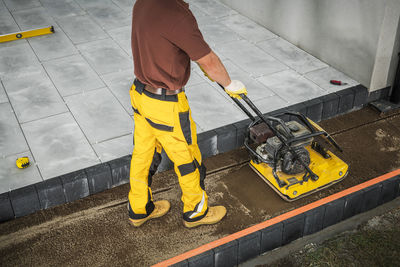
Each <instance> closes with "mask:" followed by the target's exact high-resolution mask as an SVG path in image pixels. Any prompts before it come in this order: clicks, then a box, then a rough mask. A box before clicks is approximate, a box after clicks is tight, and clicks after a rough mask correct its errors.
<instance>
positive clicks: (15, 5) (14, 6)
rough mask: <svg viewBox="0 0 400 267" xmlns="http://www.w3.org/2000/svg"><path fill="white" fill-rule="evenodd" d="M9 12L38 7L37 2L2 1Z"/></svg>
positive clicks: (26, 0) (23, 0)
mask: <svg viewBox="0 0 400 267" xmlns="http://www.w3.org/2000/svg"><path fill="white" fill-rule="evenodd" d="M4 3H5V4H6V6H7V8H8V9H9V10H10V11H15V10H21V9H31V8H34V7H40V2H39V0H4Z"/></svg>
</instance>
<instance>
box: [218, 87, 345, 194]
mask: <svg viewBox="0 0 400 267" xmlns="http://www.w3.org/2000/svg"><path fill="white" fill-rule="evenodd" d="M220 86H221V85H220ZM221 88H222V89H224V88H223V86H221ZM240 96H241V98H242V99H243V101H244V102H245V103H246V104H247V105H248V106H249V107H250V108H251V109H252V110H253V111H254V112H255V114H256V115H257V116H258V118H257V117H254V116H253V115H252V114H251V113H250V112H249V110H247V108H246V107H245V106H244V105H243V104H242V103H241V102H240V101H238V99H236V98H233V97H232V99H233V100H234V102H235V103H236V104H237V105H238V106H239V107H240V108H241V109H242V110H243V111H244V112H245V113H246V114H247V115H248V116H249V117H250V119H251V120H252V122H251V123H250V125H249V127H248V128H247V133H246V138H245V141H244V145H245V147H246V148H247V150H248V151H249V153H250V158H251V161H250V167H251V168H252V169H253V170H254V171H255V172H256V173H257V174H258V175H259V176H261V178H262V179H263V180H264V181H265V182H266V183H267V184H268V185H269V186H270V187H271V188H272V189H273V190H275V192H276V193H278V195H279V196H280V197H282V198H283V199H284V200H286V201H293V200H296V199H299V198H302V197H304V196H307V195H310V194H312V193H314V192H317V191H319V190H321V189H323V188H326V187H328V186H331V185H332V184H334V183H337V182H339V181H341V180H342V179H344V178H345V177H346V175H347V173H348V169H349V166H348V165H347V164H346V163H345V162H344V161H343V160H341V159H340V158H339V157H337V156H336V155H335V154H333V153H332V152H331V151H330V150H328V148H327V147H326V146H324V145H325V144H329V145H330V146H332V147H334V148H335V149H336V150H338V151H340V152H343V151H342V149H341V148H340V146H339V145H338V144H337V143H336V141H335V140H334V139H333V138H332V137H331V136H330V135H329V134H328V133H327V132H326V131H324V129H322V128H321V127H320V126H319V125H318V124H317V123H315V122H314V121H312V120H311V119H309V118H307V117H306V116H304V115H303V114H301V113H298V112H291V111H288V112H283V113H281V114H277V115H276V116H267V115H263V114H262V113H261V112H260V110H259V109H258V108H257V107H256V106H255V105H254V104H253V102H251V100H250V99H249V98H248V97H247V96H246V95H245V94H241V95H240ZM280 117H287V118H290V119H289V121H284V120H282V119H280Z"/></svg>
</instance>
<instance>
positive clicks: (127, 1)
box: [112, 0, 136, 11]
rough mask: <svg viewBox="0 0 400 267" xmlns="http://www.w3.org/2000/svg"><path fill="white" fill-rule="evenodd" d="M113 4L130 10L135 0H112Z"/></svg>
mask: <svg viewBox="0 0 400 267" xmlns="http://www.w3.org/2000/svg"><path fill="white" fill-rule="evenodd" d="M112 1H113V3H114V4H116V5H117V6H119V8H121V9H122V10H131V11H132V8H133V5H134V4H135V2H136V0H112Z"/></svg>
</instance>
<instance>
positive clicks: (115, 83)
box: [101, 70, 134, 115]
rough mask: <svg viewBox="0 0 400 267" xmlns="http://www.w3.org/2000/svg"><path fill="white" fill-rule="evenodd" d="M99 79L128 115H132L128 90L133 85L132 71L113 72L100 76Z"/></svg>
mask: <svg viewBox="0 0 400 267" xmlns="http://www.w3.org/2000/svg"><path fill="white" fill-rule="evenodd" d="M101 78H102V79H103V81H104V82H105V83H106V84H107V86H108V88H109V89H110V91H111V93H112V94H113V95H114V96H115V97H116V98H117V99H118V101H119V102H120V103H121V105H122V106H123V107H124V108H125V110H126V112H128V114H130V115H133V110H132V105H131V98H130V96H129V89H130V88H131V86H132V84H133V80H134V77H133V70H126V71H121V72H113V73H109V74H105V75H102V76H101Z"/></svg>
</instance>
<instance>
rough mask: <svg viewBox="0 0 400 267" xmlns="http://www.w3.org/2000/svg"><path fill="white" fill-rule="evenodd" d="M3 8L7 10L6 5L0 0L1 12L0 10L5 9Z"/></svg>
mask: <svg viewBox="0 0 400 267" xmlns="http://www.w3.org/2000/svg"><path fill="white" fill-rule="evenodd" d="M5 10H8V9H7V7H6V5H5V4H4V2H3V1H0V12H1V11H5Z"/></svg>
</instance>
